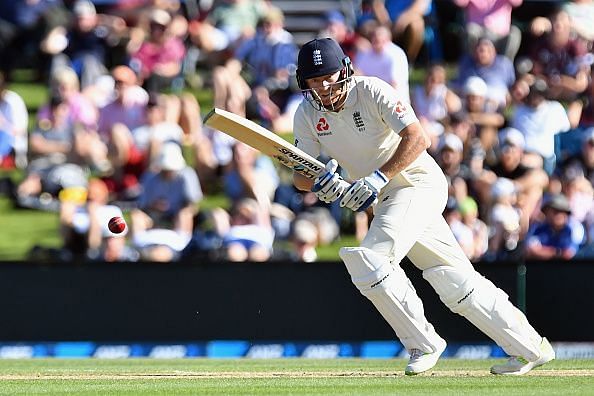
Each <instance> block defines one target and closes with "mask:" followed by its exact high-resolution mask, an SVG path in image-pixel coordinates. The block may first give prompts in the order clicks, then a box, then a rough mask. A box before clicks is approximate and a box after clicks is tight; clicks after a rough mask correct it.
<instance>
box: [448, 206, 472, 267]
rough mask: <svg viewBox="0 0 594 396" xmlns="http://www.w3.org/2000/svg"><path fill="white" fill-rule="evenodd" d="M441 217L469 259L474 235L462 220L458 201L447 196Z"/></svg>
mask: <svg viewBox="0 0 594 396" xmlns="http://www.w3.org/2000/svg"><path fill="white" fill-rule="evenodd" d="M443 217H444V218H445V220H446V222H447V223H448V225H449V226H450V229H451V230H452V233H453V234H454V237H455V238H456V241H458V243H459V244H460V247H461V248H462V250H463V251H464V253H465V254H466V257H468V258H469V259H471V258H473V257H474V236H473V234H472V230H471V229H470V227H468V226H467V225H466V224H464V223H463V222H462V215H461V214H460V208H459V207H458V201H457V200H456V198H454V197H449V198H448V201H447V203H446V207H445V209H444V211H443Z"/></svg>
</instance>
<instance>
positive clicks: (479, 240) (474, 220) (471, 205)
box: [458, 196, 489, 261]
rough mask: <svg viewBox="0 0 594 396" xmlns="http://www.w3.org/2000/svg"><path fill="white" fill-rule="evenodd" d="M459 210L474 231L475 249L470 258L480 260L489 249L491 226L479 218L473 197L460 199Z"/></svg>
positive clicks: (466, 223)
mask: <svg viewBox="0 0 594 396" xmlns="http://www.w3.org/2000/svg"><path fill="white" fill-rule="evenodd" d="M458 210H459V211H460V214H461V215H462V222H463V223H464V224H465V225H466V226H467V227H468V228H470V230H471V231H472V236H473V238H472V239H473V243H472V246H473V249H472V253H471V255H470V256H469V257H468V258H469V259H470V260H471V261H479V260H480V259H481V258H482V257H483V255H484V254H485V253H487V250H488V249H489V228H488V227H487V225H486V224H485V222H484V221H482V220H481V219H479V217H478V215H479V212H478V205H477V203H476V201H475V200H474V199H473V198H472V197H470V196H468V197H466V198H464V199H463V200H462V201H460V203H459V204H458Z"/></svg>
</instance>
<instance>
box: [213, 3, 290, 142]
mask: <svg viewBox="0 0 594 396" xmlns="http://www.w3.org/2000/svg"><path fill="white" fill-rule="evenodd" d="M283 26H284V15H283V13H282V11H281V10H280V9H278V8H271V9H270V10H269V11H268V13H267V14H266V16H264V17H263V18H262V20H261V24H260V27H259V29H258V31H257V33H256V35H255V36H254V37H253V38H252V39H249V40H247V41H245V42H243V43H242V44H241V45H240V46H239V48H237V51H236V52H235V58H234V59H231V60H229V61H228V62H227V64H226V65H225V66H224V67H219V68H216V69H215V70H214V71H213V83H214V94H215V98H214V102H215V106H216V107H222V108H226V109H228V110H229V111H231V112H234V113H237V114H240V115H241V114H244V115H247V116H248V118H255V119H259V120H262V121H263V122H265V123H266V124H267V125H268V126H270V127H271V128H272V129H273V130H275V131H283V132H286V131H287V129H285V128H287V125H289V124H290V123H291V120H292V113H291V112H292V111H294V110H295V109H296V105H298V104H299V102H300V101H301V95H300V94H297V93H295V92H294V90H293V86H292V82H293V80H292V79H293V76H292V74H293V73H294V71H295V69H296V66H295V64H296V62H297V46H296V45H295V43H294V40H293V36H292V35H291V34H290V33H289V32H287V31H286V30H285V29H284V28H283ZM242 71H243V72H244V73H245V74H247V76H248V84H249V85H248V86H249V89H246V84H244V82H243V81H244V80H243V78H242V77H241V75H240V73H241V72H242ZM246 100H247V102H246ZM288 130H290V128H289V129H288Z"/></svg>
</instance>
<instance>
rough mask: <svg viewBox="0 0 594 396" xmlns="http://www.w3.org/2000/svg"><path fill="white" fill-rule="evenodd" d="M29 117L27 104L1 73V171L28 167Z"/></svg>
mask: <svg viewBox="0 0 594 396" xmlns="http://www.w3.org/2000/svg"><path fill="white" fill-rule="evenodd" d="M28 117H29V115H28V113H27V108H26V107H25V102H24V101H23V99H22V98H21V97H20V96H19V94H17V93H16V92H13V91H11V90H9V89H8V85H7V82H6V80H5V78H4V74H3V73H2V72H0V169H1V168H9V169H10V168H12V167H14V166H15V165H16V166H17V167H19V168H24V167H25V166H27V124H28V122H29V119H28Z"/></svg>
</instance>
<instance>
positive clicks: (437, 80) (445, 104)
mask: <svg viewBox="0 0 594 396" xmlns="http://www.w3.org/2000/svg"><path fill="white" fill-rule="evenodd" d="M412 101H413V106H414V108H415V110H416V113H417V117H418V118H419V121H420V122H421V124H422V125H423V127H424V129H425V131H427V132H428V133H429V135H430V136H431V139H432V143H434V144H435V143H437V138H438V136H439V135H440V134H441V133H442V132H443V124H444V123H445V122H446V120H447V117H448V115H449V114H452V113H456V112H458V111H460V110H461V108H462V101H461V100H460V98H459V97H458V95H456V94H455V93H454V91H452V90H451V89H449V88H448V86H447V85H446V70H445V68H444V67H443V65H433V66H431V67H430V68H429V71H428V72H427V75H426V77H425V81H424V83H423V85H418V86H416V87H414V88H413V91H412ZM432 145H433V144H432ZM436 146H437V145H436V144H435V146H434V147H436Z"/></svg>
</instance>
